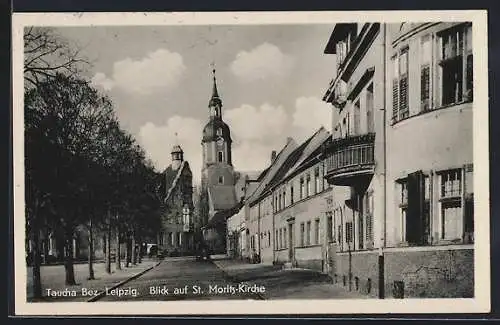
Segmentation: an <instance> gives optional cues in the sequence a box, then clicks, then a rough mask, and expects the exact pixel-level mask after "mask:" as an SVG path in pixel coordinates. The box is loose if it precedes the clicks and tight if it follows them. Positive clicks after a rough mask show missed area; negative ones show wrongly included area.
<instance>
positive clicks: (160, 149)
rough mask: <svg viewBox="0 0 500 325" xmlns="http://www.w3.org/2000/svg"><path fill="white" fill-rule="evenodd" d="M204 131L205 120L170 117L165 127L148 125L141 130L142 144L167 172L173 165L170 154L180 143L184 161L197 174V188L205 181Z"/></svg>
mask: <svg viewBox="0 0 500 325" xmlns="http://www.w3.org/2000/svg"><path fill="white" fill-rule="evenodd" d="M202 129H203V125H202V122H201V121H199V120H197V119H194V118H190V117H182V116H178V115H175V116H172V117H170V118H169V119H168V120H167V122H166V123H165V124H164V125H156V124H154V123H152V122H148V123H146V124H144V125H143V126H142V127H141V128H140V130H139V142H140V143H141V145H142V146H143V147H144V149H145V150H146V152H147V153H148V156H149V157H150V158H151V160H152V161H153V163H154V164H155V166H156V167H157V169H158V170H163V169H165V168H166V167H167V166H168V165H170V164H171V163H172V159H171V155H170V151H171V150H172V147H173V146H174V144H175V143H176V142H177V143H178V144H179V145H180V146H181V147H182V150H183V151H184V160H187V161H188V162H189V165H190V167H191V171H192V172H193V185H196V184H198V183H199V182H200V180H201V167H202V151H201V133H202ZM176 132H177V134H178V136H177V141H176V137H175V133H176Z"/></svg>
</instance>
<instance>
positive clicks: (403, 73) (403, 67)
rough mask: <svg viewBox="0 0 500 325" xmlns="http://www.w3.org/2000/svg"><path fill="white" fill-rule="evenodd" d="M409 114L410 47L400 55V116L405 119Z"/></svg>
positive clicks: (399, 117)
mask: <svg viewBox="0 0 500 325" xmlns="http://www.w3.org/2000/svg"><path fill="white" fill-rule="evenodd" d="M408 116H409V107H408V48H406V49H404V50H402V51H401V54H400V56H399V116H398V119H399V120H401V119H405V118H407V117H408Z"/></svg>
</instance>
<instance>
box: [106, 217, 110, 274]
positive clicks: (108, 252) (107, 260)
mask: <svg viewBox="0 0 500 325" xmlns="http://www.w3.org/2000/svg"><path fill="white" fill-rule="evenodd" d="M106 232H107V234H106V236H105V240H106V245H105V246H106V273H108V274H111V218H110V217H109V211H108V229H107V230H106Z"/></svg>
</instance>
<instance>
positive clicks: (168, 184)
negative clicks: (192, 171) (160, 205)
mask: <svg viewBox="0 0 500 325" xmlns="http://www.w3.org/2000/svg"><path fill="white" fill-rule="evenodd" d="M185 168H188V169H189V163H188V162H187V161H183V162H182V163H181V165H180V166H179V169H177V170H173V169H172V165H170V166H168V167H167V168H165V170H164V171H163V173H161V174H160V176H161V180H160V185H159V187H158V189H159V193H160V195H161V196H162V197H163V196H164V195H165V196H164V200H168V198H169V197H170V194H171V193H172V191H173V189H174V188H175V186H176V185H177V182H178V181H179V178H180V176H181V175H182V171H183V170H184V169H185Z"/></svg>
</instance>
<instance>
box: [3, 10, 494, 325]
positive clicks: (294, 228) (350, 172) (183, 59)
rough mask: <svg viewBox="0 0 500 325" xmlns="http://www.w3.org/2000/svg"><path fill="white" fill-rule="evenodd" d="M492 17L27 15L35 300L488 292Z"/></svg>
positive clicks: (96, 310) (25, 280)
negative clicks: (488, 59) (488, 64)
mask: <svg viewBox="0 0 500 325" xmlns="http://www.w3.org/2000/svg"><path fill="white" fill-rule="evenodd" d="M405 17H407V18H405ZM486 17H487V16H486V13H485V12H482V11H463V12H461V11H455V12H453V13H447V12H431V11H429V12H427V11H426V12H413V13H411V14H410V13H408V14H407V15H400V14H397V13H391V14H389V13H388V12H370V13H368V12H366V13H365V14H363V13H362V12H344V13H342V12H332V13H330V15H329V14H328V12H324V13H319V12H316V13H314V12H311V13H306V12H304V13H294V14H292V13H286V12H281V13H280V12H275V13H267V14H266V13H197V14H195V13H190V14H189V13H185V14H172V13H170V14H169V13H164V14H160V13H157V14H153V13H151V14H139V13H129V14H125V13H123V14H118V13H114V14H111V13H109V14H106V13H99V14H91V13H83V14H50V13H46V14H32V15H28V14H26V15H22V14H19V15H17V17H16V15H14V17H13V22H14V25H13V26H14V27H13V37H14V43H13V46H14V51H15V52H14V61H13V64H14V104H15V108H14V172H15V173H14V186H15V191H14V199H15V213H14V218H15V254H16V263H15V264H16V279H15V282H16V285H15V286H16V300H17V301H18V303H17V305H18V306H16V308H21V307H22V309H23V310H24V311H25V312H26V313H27V314H29V313H41V314H54V315H55V314H81V313H84V314H129V313H134V314H137V313H139V314H142V313H144V314H160V315H161V314H211V313H215V314H218V313H223V314H230V313H235V314H247V313H250V314H251V313H287V314H293V313H308V312H309V311H311V312H315V313H346V312H348V313H359V312H372V313H377V312H403V313H404V312H408V311H411V312H413V313H414V312H429V311H440V312H444V313H446V312H453V311H452V310H451V309H454V308H457V309H458V310H457V312H458V311H460V312H463V311H469V312H484V311H488V309H489V295H490V293H489V290H490V288H489V285H490V284H489V280H490V278H489V277H490V274H489V267H490V264H489V263H490V260H489V210H488V200H489V196H488V195H489V192H488V191H489V186H487V184H488V183H487V182H489V179H488V168H489V165H488V164H489V163H488V97H487V96H488V95H487V67H486V57H487V52H486V49H487V44H486V35H485V33H486V29H485V24H486V23H485V22H486ZM141 22H142V23H141ZM480 85H482V87H481V86H480ZM484 85H486V86H484ZM105 302H106V304H105ZM151 302H155V303H154V304H153V303H151ZM156 302H161V305H158V304H157V303H156ZM188 302H189V304H187V303H188ZM309 302H314V306H312V305H313V304H309V305H308V303H309ZM402 302H404V304H402ZM60 303H65V304H60ZM67 303H72V304H67ZM132 306H134V307H132ZM231 306H233V307H231ZM452 306H454V308H453V307H452Z"/></svg>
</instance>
